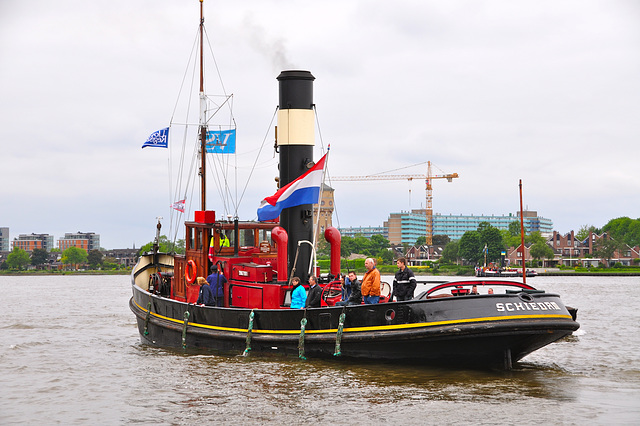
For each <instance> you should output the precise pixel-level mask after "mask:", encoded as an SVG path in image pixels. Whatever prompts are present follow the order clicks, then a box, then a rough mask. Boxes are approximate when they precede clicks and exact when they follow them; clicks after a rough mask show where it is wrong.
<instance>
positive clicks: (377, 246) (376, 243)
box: [369, 234, 390, 256]
mask: <svg viewBox="0 0 640 426" xmlns="http://www.w3.org/2000/svg"><path fill="white" fill-rule="evenodd" d="M369 244H370V250H371V255H372V256H380V255H381V252H383V251H388V250H387V249H388V248H389V245H390V244H389V240H387V239H386V238H385V237H383V236H382V235H380V234H376V235H372V236H371V240H369Z"/></svg>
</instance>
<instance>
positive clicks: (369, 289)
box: [361, 258, 380, 305]
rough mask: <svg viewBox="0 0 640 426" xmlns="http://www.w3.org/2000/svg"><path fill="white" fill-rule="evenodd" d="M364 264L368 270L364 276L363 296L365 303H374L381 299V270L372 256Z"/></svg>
mask: <svg viewBox="0 0 640 426" xmlns="http://www.w3.org/2000/svg"><path fill="white" fill-rule="evenodd" d="M364 266H365V268H367V272H366V273H365V274H364V277H363V278H362V288H361V291H362V296H363V297H364V303H365V304H367V305H373V304H376V303H378V302H379V301H380V271H378V269H377V268H376V263H375V261H374V260H373V259H372V258H368V259H367V260H365V261H364Z"/></svg>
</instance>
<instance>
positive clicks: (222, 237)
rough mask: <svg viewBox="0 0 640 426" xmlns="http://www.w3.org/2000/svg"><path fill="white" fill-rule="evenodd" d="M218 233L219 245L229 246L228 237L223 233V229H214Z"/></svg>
mask: <svg viewBox="0 0 640 426" xmlns="http://www.w3.org/2000/svg"><path fill="white" fill-rule="evenodd" d="M216 232H217V233H218V238H219V239H220V247H229V238H227V236H226V235H225V234H224V232H223V231H221V230H219V229H216Z"/></svg>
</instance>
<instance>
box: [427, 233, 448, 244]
mask: <svg viewBox="0 0 640 426" xmlns="http://www.w3.org/2000/svg"><path fill="white" fill-rule="evenodd" d="M432 240H433V245H434V246H446V245H447V244H449V242H450V241H451V238H449V236H448V235H442V234H441V235H434V236H433V239H432Z"/></svg>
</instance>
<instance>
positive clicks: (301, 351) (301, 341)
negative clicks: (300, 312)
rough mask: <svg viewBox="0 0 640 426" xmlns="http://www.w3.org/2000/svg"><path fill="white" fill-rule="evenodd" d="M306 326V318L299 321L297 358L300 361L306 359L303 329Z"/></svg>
mask: <svg viewBox="0 0 640 426" xmlns="http://www.w3.org/2000/svg"><path fill="white" fill-rule="evenodd" d="M305 313H306V312H305ZM306 326H307V318H306V317H305V318H302V319H301V320H300V338H299V339H298V358H300V359H307V358H306V357H305V356H304V329H305V327H306Z"/></svg>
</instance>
